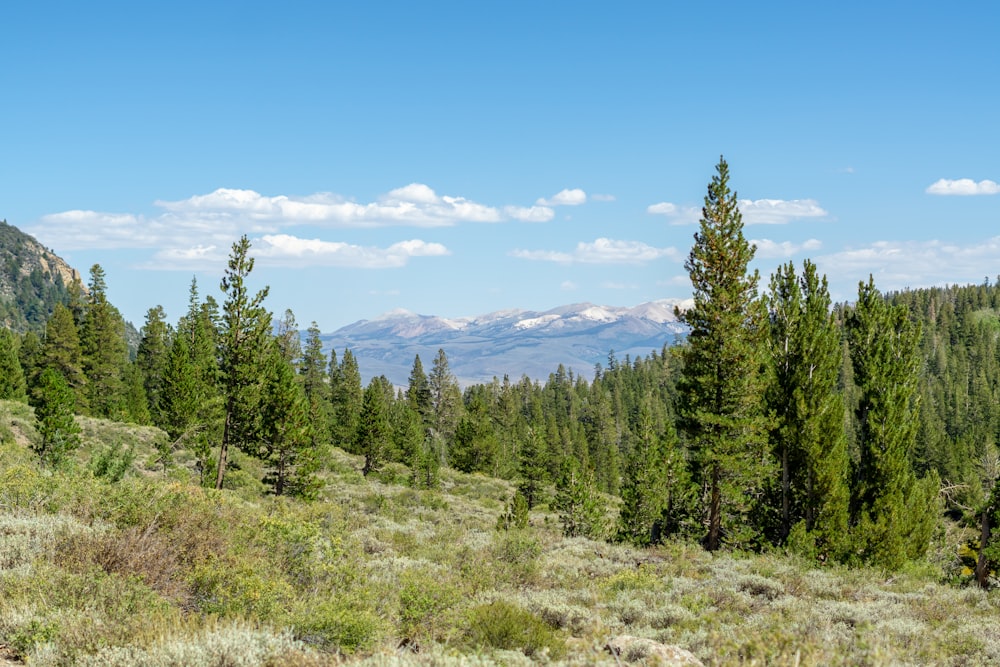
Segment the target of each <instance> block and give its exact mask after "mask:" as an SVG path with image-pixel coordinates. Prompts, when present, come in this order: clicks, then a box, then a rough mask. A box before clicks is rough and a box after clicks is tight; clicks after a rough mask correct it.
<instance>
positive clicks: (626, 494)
mask: <svg viewBox="0 0 1000 667" xmlns="http://www.w3.org/2000/svg"><path fill="white" fill-rule="evenodd" d="M640 413H641V414H640V416H639V421H640V425H639V428H638V429H637V431H638V433H637V434H636V436H635V437H634V440H635V442H634V443H632V447H631V452H630V453H629V456H628V458H627V459H626V462H625V471H624V472H625V474H624V475H623V478H622V488H621V497H622V508H621V513H620V514H619V517H618V535H617V537H618V539H619V540H622V541H625V542H629V543H631V544H634V545H636V546H640V547H644V546H648V545H649V544H651V543H653V542H655V541H658V540H657V539H656V538H658V537H659V536H660V534H661V533H662V531H661V529H660V521H661V518H662V516H663V513H664V511H665V510H666V507H667V500H668V498H669V495H670V492H671V488H670V480H669V479H668V476H667V465H668V462H669V457H670V454H671V453H670V452H668V451H667V447H666V446H665V442H664V440H663V438H661V437H659V436H658V435H657V434H656V432H655V431H654V428H653V424H652V416H651V414H650V409H649V405H648V403H644V404H643V405H642V406H641V407H640Z"/></svg>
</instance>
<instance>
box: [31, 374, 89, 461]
mask: <svg viewBox="0 0 1000 667" xmlns="http://www.w3.org/2000/svg"><path fill="white" fill-rule="evenodd" d="M37 389H38V391H37V392H36V394H35V398H34V399H33V400H32V405H33V406H34V408H35V419H37V420H38V434H39V435H40V436H41V437H40V439H39V442H38V444H37V445H33V448H34V450H35V453H37V454H38V456H39V457H40V458H41V459H42V461H43V462H44V463H46V464H47V465H50V466H52V467H57V466H59V465H61V464H62V463H63V462H64V461H65V460H66V458H67V457H68V456H69V455H70V454H71V453H72V452H73V451H75V450H76V449H77V448H78V447H79V446H80V435H79V434H80V427H79V426H77V424H76V421H75V420H74V419H73V412H74V403H75V400H76V398H75V396H74V394H73V390H72V389H71V388H70V386H69V384H68V383H67V382H66V380H65V379H64V378H63V376H62V375H60V374H59V371H57V370H56V369H55V368H46V369H45V370H43V371H42V373H41V375H39V376H38V385H37Z"/></svg>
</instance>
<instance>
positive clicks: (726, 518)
mask: <svg viewBox="0 0 1000 667" xmlns="http://www.w3.org/2000/svg"><path fill="white" fill-rule="evenodd" d="M716 171H717V173H716V175H715V176H713V177H712V182H711V183H710V184H709V186H708V194H707V195H706V196H705V205H704V207H703V208H702V218H701V223H700V229H699V231H698V233H696V234H695V243H694V247H693V248H692V249H691V254H690V255H689V257H688V259H687V261H686V262H685V265H684V266H685V268H686V269H687V271H688V274H689V276H690V278H691V284H692V286H693V288H694V305H693V307H691V308H690V309H688V310H686V311H683V312H679V313H678V315H679V317H680V318H681V319H682V320H683V321H684V322H685V323H687V324H688V325H689V326H690V327H691V332H690V334H689V336H688V345H687V347H686V349H685V353H684V370H683V374H682V376H681V380H680V387H679V391H680V410H679V413H680V418H681V425H682V428H683V431H684V433H685V434H686V436H687V445H688V447H689V449H690V451H691V456H692V463H693V472H694V476H695V479H696V481H697V482H698V483H699V484H700V485H701V486H702V489H703V493H704V498H705V504H704V509H703V513H704V521H705V524H706V526H707V528H708V533H707V535H706V536H705V539H704V543H705V547H706V548H707V549H709V550H716V549H718V548H719V547H720V546H721V545H722V544H723V542H727V543H729V544H731V545H733V546H739V547H748V546H752V545H754V544H755V542H756V541H757V540H758V539H759V533H760V526H759V525H757V524H756V523H755V522H754V521H752V520H751V515H752V513H753V512H754V510H755V509H756V508H757V506H759V504H760V502H761V495H762V490H763V487H764V481H765V479H766V478H767V475H768V474H769V467H770V460H769V456H768V454H767V436H766V427H767V422H766V420H765V418H764V415H763V411H762V405H761V396H762V394H763V389H764V384H763V374H762V373H761V365H762V360H763V357H762V347H763V339H762V336H763V335H765V334H766V328H765V327H766V311H765V310H764V309H763V307H762V304H761V302H760V299H759V298H758V296H757V282H758V279H759V276H758V274H757V272H756V271H754V272H753V273H748V267H749V264H750V261H751V260H752V259H753V256H754V252H755V247H754V246H752V245H751V244H750V243H749V242H748V241H747V240H746V238H745V237H744V236H743V217H742V215H741V214H740V210H739V205H738V199H737V196H736V193H735V192H734V191H731V190H730V189H729V166H728V165H727V164H726V161H725V159H721V158H720V160H719V164H718V166H717V167H716Z"/></svg>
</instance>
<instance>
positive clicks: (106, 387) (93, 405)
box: [80, 264, 128, 421]
mask: <svg viewBox="0 0 1000 667" xmlns="http://www.w3.org/2000/svg"><path fill="white" fill-rule="evenodd" d="M88 287H89V293H88V296H87V305H86V308H85V311H84V313H85V314H84V318H83V324H82V326H81V333H80V344H81V348H82V352H83V367H84V373H85V375H86V376H87V404H88V407H89V410H90V412H91V414H93V415H94V416H96V417H105V418H108V419H118V420H122V421H124V420H125V418H126V416H127V415H126V405H125V403H126V399H125V366H126V364H127V363H128V345H127V344H126V342H125V321H124V320H123V319H122V316H121V314H120V313H119V312H118V309H117V308H115V307H114V306H112V305H111V303H110V302H109V301H108V297H107V283H106V282H105V275H104V269H103V268H101V265H100V264H94V265H93V266H92V267H91V269H90V283H89V284H88Z"/></svg>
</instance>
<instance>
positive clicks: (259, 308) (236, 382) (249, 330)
mask: <svg viewBox="0 0 1000 667" xmlns="http://www.w3.org/2000/svg"><path fill="white" fill-rule="evenodd" d="M253 265H254V260H253V258H252V257H251V256H250V240H249V239H248V238H247V237H246V236H245V235H244V236H242V237H241V238H240V240H239V241H237V242H235V243H234V244H233V248H232V253H231V254H230V256H229V266H228V268H227V269H226V273H225V275H224V276H223V278H222V283H221V285H220V288H221V289H222V291H223V292H224V293H225V294H226V301H225V303H224V304H223V318H222V332H221V338H220V358H221V362H222V363H221V364H220V370H221V372H222V394H223V397H224V403H225V412H224V414H225V420H224V423H223V430H222V442H221V443H220V445H219V458H218V462H217V466H218V468H217V472H216V477H215V488H217V489H221V488H222V482H223V479H224V477H225V474H226V465H227V463H228V458H229V447H230V446H232V445H236V446H238V447H240V448H241V449H244V450H247V451H255V450H256V449H257V448H258V447H259V438H260V427H261V423H260V410H259V408H260V402H261V389H262V387H261V385H262V381H263V378H264V377H266V375H265V373H264V372H263V370H264V363H265V360H266V355H267V351H268V346H269V344H270V340H271V313H269V312H268V311H267V310H266V309H265V308H264V305H263V304H264V299H265V298H267V293H268V288H267V287H264V288H263V289H261V290H260V291H258V292H257V294H256V295H253V296H251V295H250V292H249V289H248V287H247V285H246V279H247V277H248V276H249V275H250V272H251V271H252V270H253Z"/></svg>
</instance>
